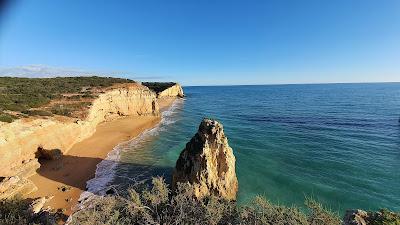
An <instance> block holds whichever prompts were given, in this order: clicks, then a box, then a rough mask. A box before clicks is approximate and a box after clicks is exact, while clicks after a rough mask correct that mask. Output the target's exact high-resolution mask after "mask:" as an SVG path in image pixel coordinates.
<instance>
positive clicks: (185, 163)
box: [172, 119, 238, 200]
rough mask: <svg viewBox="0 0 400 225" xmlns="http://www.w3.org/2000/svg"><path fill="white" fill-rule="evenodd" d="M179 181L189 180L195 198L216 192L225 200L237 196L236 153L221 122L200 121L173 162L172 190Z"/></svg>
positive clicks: (233, 198)
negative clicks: (197, 127) (193, 133)
mask: <svg viewBox="0 0 400 225" xmlns="http://www.w3.org/2000/svg"><path fill="white" fill-rule="evenodd" d="M179 182H189V183H190V184H191V185H192V186H193V188H194V191H195V195H196V197H197V198H202V197H204V196H207V195H211V194H215V195H218V196H221V197H222V198H225V199H228V200H235V199H236V193H237V191H238V180H237V177H236V172H235V156H234V155H233V151H232V148H231V147H229V144H228V139H227V137H226V136H225V134H224V130H223V126H222V124H221V123H219V122H217V121H215V120H210V119H204V120H203V121H202V122H201V124H200V126H199V130H198V131H197V133H196V134H195V135H194V137H193V138H192V139H191V140H190V141H189V142H188V143H187V144H186V147H185V149H184V150H183V151H182V152H181V154H180V156H179V159H178V161H177V162H176V166H175V169H174V172H173V177H172V187H173V189H175V188H176V186H177V183H179Z"/></svg>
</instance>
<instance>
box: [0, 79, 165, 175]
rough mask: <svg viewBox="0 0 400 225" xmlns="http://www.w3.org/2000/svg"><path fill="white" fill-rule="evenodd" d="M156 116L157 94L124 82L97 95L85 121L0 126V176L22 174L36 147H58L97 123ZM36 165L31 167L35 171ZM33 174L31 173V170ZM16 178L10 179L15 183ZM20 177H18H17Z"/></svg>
mask: <svg viewBox="0 0 400 225" xmlns="http://www.w3.org/2000/svg"><path fill="white" fill-rule="evenodd" d="M128 115H129V116H131V115H138V116H140V115H154V116H158V115H159V109H158V103H157V98H156V94H155V93H154V92H152V91H150V90H149V89H148V88H147V87H144V86H142V85H139V84H124V85H119V86H117V87H114V88H111V89H109V90H108V91H105V93H103V94H100V95H99V96H98V98H97V99H95V100H94V101H93V102H92V105H91V107H90V109H89V111H88V115H87V117H86V119H84V120H77V119H74V118H67V117H60V116H55V117H52V118H49V119H42V118H36V119H35V118H26V119H20V120H17V121H15V122H13V123H9V124H2V125H1V127H0V178H1V177H6V179H7V177H8V178H9V177H15V176H17V177H19V178H24V179H25V178H26V177H28V176H22V175H21V173H20V172H19V171H21V170H24V169H25V168H26V167H27V165H28V164H29V163H30V162H35V161H36V162H37V159H36V154H37V152H38V148H39V147H40V148H43V149H60V150H61V151H62V152H63V153H66V152H67V151H68V150H69V149H70V148H71V147H72V145H74V144H75V143H77V142H79V141H82V140H83V139H85V138H88V137H90V136H91V135H92V134H93V133H94V132H95V129H96V126H97V125H98V124H99V123H101V122H103V121H106V120H111V119H114V118H116V117H119V116H128ZM36 169H37V168H34V169H33V171H35V170H36ZM33 173H34V172H33ZM16 180H18V179H13V181H14V182H15V181H16ZM20 180H21V179H20Z"/></svg>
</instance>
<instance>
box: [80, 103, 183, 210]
mask: <svg viewBox="0 0 400 225" xmlns="http://www.w3.org/2000/svg"><path fill="white" fill-rule="evenodd" d="M182 104H183V99H177V100H175V101H174V102H173V103H172V105H171V106H170V107H169V109H168V110H165V111H163V112H162V113H161V121H160V123H159V124H158V125H157V126H155V127H154V128H151V129H148V130H146V131H144V132H143V133H142V134H140V135H139V136H138V137H136V138H134V139H132V140H129V141H126V142H123V143H120V144H118V145H117V146H115V147H114V149H113V150H112V151H111V152H109V153H108V154H107V157H106V158H105V159H104V160H103V161H101V162H100V163H99V164H98V165H97V168H96V173H95V177H94V178H93V179H91V180H89V181H87V183H86V191H84V192H83V193H82V194H81V195H80V197H79V204H78V205H77V206H75V209H76V210H79V209H82V208H83V207H84V206H85V203H86V202H88V201H89V200H90V199H92V198H94V197H96V196H104V195H105V194H106V191H107V190H109V189H110V188H112V186H110V183H111V182H112V181H113V179H114V178H115V176H116V174H115V168H116V166H117V165H118V162H119V161H120V156H121V151H125V150H129V149H130V148H131V147H132V146H135V145H138V144H140V143H141V142H143V141H145V140H146V138H147V137H151V136H156V135H158V134H159V132H160V131H163V130H165V129H166V128H167V127H166V126H168V125H170V124H173V123H175V122H176V121H177V119H176V118H175V117H174V114H175V113H177V112H176V111H177V109H178V108H180V107H181V106H182Z"/></svg>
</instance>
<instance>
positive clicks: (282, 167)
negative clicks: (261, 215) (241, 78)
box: [112, 83, 400, 212]
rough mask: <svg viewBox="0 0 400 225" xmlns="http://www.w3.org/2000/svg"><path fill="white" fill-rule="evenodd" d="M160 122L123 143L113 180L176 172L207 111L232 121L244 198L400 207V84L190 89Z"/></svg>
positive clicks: (232, 140) (341, 207)
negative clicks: (183, 98) (175, 167)
mask: <svg viewBox="0 0 400 225" xmlns="http://www.w3.org/2000/svg"><path fill="white" fill-rule="evenodd" d="M184 91H185V94H186V96H187V97H186V98H185V100H183V101H179V102H177V103H176V104H175V105H174V107H173V108H174V109H173V110H172V111H169V112H166V113H165V114H164V119H163V122H162V124H161V125H160V126H159V127H158V128H156V129H153V130H151V131H149V132H147V133H146V134H145V135H143V136H142V137H141V138H139V139H136V140H134V141H131V142H127V143H125V144H122V145H121V146H120V149H122V151H121V155H120V161H121V164H120V165H118V166H117V168H116V169H115V174H116V177H115V179H114V181H113V182H112V183H113V184H117V185H121V184H127V183H130V182H133V181H134V180H143V179H145V178H148V177H149V176H151V175H164V176H165V177H166V178H167V179H169V177H170V175H171V170H172V168H173V167H174V165H175V161H176V159H177V158H178V156H179V153H180V151H181V150H182V149H183V148H184V146H185V144H186V142H187V141H189V140H190V138H191V137H192V136H193V135H194V133H195V132H196V130H197V127H198V125H199V123H200V121H201V119H202V118H203V117H211V118H216V119H218V120H219V121H220V122H222V123H223V125H224V130H225V133H226V135H227V136H228V140H229V144H230V146H231V147H232V148H233V150H234V154H235V156H236V159H237V163H236V172H237V175H238V179H239V195H238V200H239V201H240V202H242V203H243V202H246V201H248V200H249V199H250V198H251V197H253V196H255V195H258V194H262V195H265V196H266V197H267V198H268V199H270V200H271V201H273V202H275V203H280V204H285V205H298V206H302V205H303V202H304V199H305V196H312V197H314V198H316V199H318V200H319V201H321V202H323V203H325V204H326V205H327V206H328V207H330V208H332V209H335V210H339V211H341V212H342V211H344V210H345V209H348V208H363V209H373V210H376V209H378V208H381V207H385V208H389V209H392V210H397V211H399V210H400V124H399V117H400V83H385V84H383V83H382V84H321V85H317V84H315V85H265V86H219V87H185V88H184Z"/></svg>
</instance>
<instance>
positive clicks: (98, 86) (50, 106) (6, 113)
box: [0, 76, 136, 122]
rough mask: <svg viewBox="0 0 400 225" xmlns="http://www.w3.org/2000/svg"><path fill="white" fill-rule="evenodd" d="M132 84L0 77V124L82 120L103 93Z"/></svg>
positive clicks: (87, 79) (94, 79)
mask: <svg viewBox="0 0 400 225" xmlns="http://www.w3.org/2000/svg"><path fill="white" fill-rule="evenodd" d="M127 83H129V84H130V85H131V84H132V85H133V84H136V83H135V81H133V80H129V79H122V78H112V77H96V76H93V77H56V78H16V77H0V121H2V122H12V121H13V120H14V119H17V118H23V117H29V116H52V115H53V114H56V115H62V116H69V117H81V116H82V115H81V112H84V111H85V110H84V109H86V108H87V107H88V105H90V103H91V101H93V99H94V98H95V97H96V96H97V95H99V94H100V93H103V92H104V91H105V90H107V89H109V88H112V87H117V85H126V84H127Z"/></svg>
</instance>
